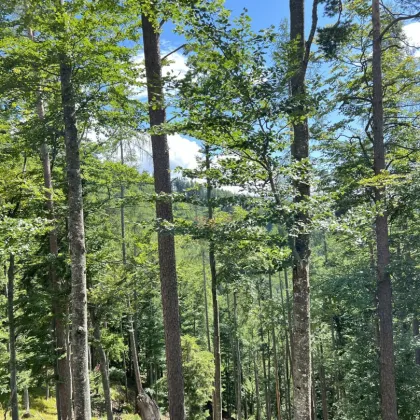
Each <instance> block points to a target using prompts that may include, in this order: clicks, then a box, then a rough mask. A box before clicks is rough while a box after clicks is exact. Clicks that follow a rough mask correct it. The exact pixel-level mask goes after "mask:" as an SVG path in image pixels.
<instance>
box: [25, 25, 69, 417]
mask: <svg viewBox="0 0 420 420" xmlns="http://www.w3.org/2000/svg"><path fill="white" fill-rule="evenodd" d="M28 37H29V39H31V40H32V41H35V39H34V33H33V30H32V29H31V28H29V29H28ZM36 108H37V114H38V118H39V120H40V121H43V120H44V118H45V111H44V104H43V101H42V96H41V91H40V90H39V91H38V99H37V106H36ZM40 157H41V161H42V169H43V177H44V187H45V189H46V190H45V200H46V207H47V210H48V218H49V219H50V220H51V221H53V223H54V220H55V215H54V199H53V183H52V176H51V164H50V156H49V151H48V145H47V143H46V142H45V141H44V142H43V143H42V145H41V148H40ZM54 224H55V223H54ZM49 248H50V254H51V255H54V257H55V258H57V256H58V236H57V229H56V227H54V228H53V229H52V230H50V232H49ZM49 276H50V282H51V286H52V290H53V293H52V313H53V317H54V334H55V352H56V365H57V366H56V393H57V398H56V401H57V413H58V417H59V419H61V420H69V419H71V415H72V409H71V389H70V380H69V378H70V366H69V359H68V357H66V340H65V337H66V328H65V324H64V322H65V314H64V313H63V311H62V309H61V308H62V307H63V306H64V307H65V305H63V302H61V301H60V300H61V299H60V296H61V295H62V293H61V289H62V284H61V282H60V279H59V278H58V276H57V271H56V268H55V264H54V262H51V263H50V265H49Z"/></svg>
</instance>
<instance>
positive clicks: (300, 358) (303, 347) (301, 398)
mask: <svg viewBox="0 0 420 420" xmlns="http://www.w3.org/2000/svg"><path fill="white" fill-rule="evenodd" d="M304 4H305V1H304V0H290V3H289V5H290V40H291V41H292V43H293V48H294V50H293V54H292V66H293V68H292V70H293V74H292V77H291V80H290V91H291V96H292V99H293V100H295V101H296V103H297V104H298V105H296V107H295V109H294V113H293V115H292V116H291V117H292V124H293V143H292V148H291V152H292V161H293V162H294V163H296V164H298V169H297V171H298V173H297V176H296V177H295V179H296V181H294V188H295V197H294V202H295V204H296V205H297V208H298V210H297V211H296V213H295V215H294V225H295V227H296V228H297V229H298V233H297V234H296V236H295V238H294V240H293V242H294V243H293V244H292V251H293V352H294V353H293V365H292V374H293V389H294V393H293V396H294V419H295V420H309V419H310V418H311V407H312V403H311V392H312V371H311V342H310V296H309V255H310V244H309V233H308V232H306V231H305V230H306V228H307V227H308V226H309V214H308V211H307V209H305V208H304V206H305V203H306V202H307V201H308V199H309V197H310V186H309V176H308V175H309V173H308V172H309V162H308V159H309V128H308V118H307V111H306V105H305V104H304V100H305V96H306V86H305V77H306V70H307V65H308V60H309V51H310V48H311V44H312V40H313V37H314V35H315V30H316V25H317V20H318V17H317V6H318V0H313V9H312V26H311V33H310V35H309V38H308V41H307V42H305V19H304V15H305V13H304V9H305V7H304ZM302 206H303V207H302Z"/></svg>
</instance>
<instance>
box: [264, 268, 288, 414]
mask: <svg viewBox="0 0 420 420" xmlns="http://www.w3.org/2000/svg"><path fill="white" fill-rule="evenodd" d="M268 282H269V286H270V301H271V302H270V305H272V303H273V284H272V282H271V275H270V274H269V275H268ZM271 320H272V321H271V336H272V339H273V356H274V378H275V381H276V407H277V420H281V395H280V371H279V361H278V357H277V356H278V355H277V343H276V329H275V326H274V316H273V314H271ZM286 363H287V360H286Z"/></svg>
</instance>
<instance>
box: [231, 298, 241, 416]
mask: <svg viewBox="0 0 420 420" xmlns="http://www.w3.org/2000/svg"><path fill="white" fill-rule="evenodd" d="M233 317H234V323H235V359H236V418H237V419H238V420H241V418H242V398H241V397H242V366H241V350H240V343H239V333H238V293H237V291H236V290H235V291H234V292H233Z"/></svg>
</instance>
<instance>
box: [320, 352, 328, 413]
mask: <svg viewBox="0 0 420 420" xmlns="http://www.w3.org/2000/svg"><path fill="white" fill-rule="evenodd" d="M320 353H321V361H320V364H319V381H320V384H321V400H322V419H323V420H328V398H327V384H326V380H325V367H324V352H323V348H322V344H321V347H320Z"/></svg>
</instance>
